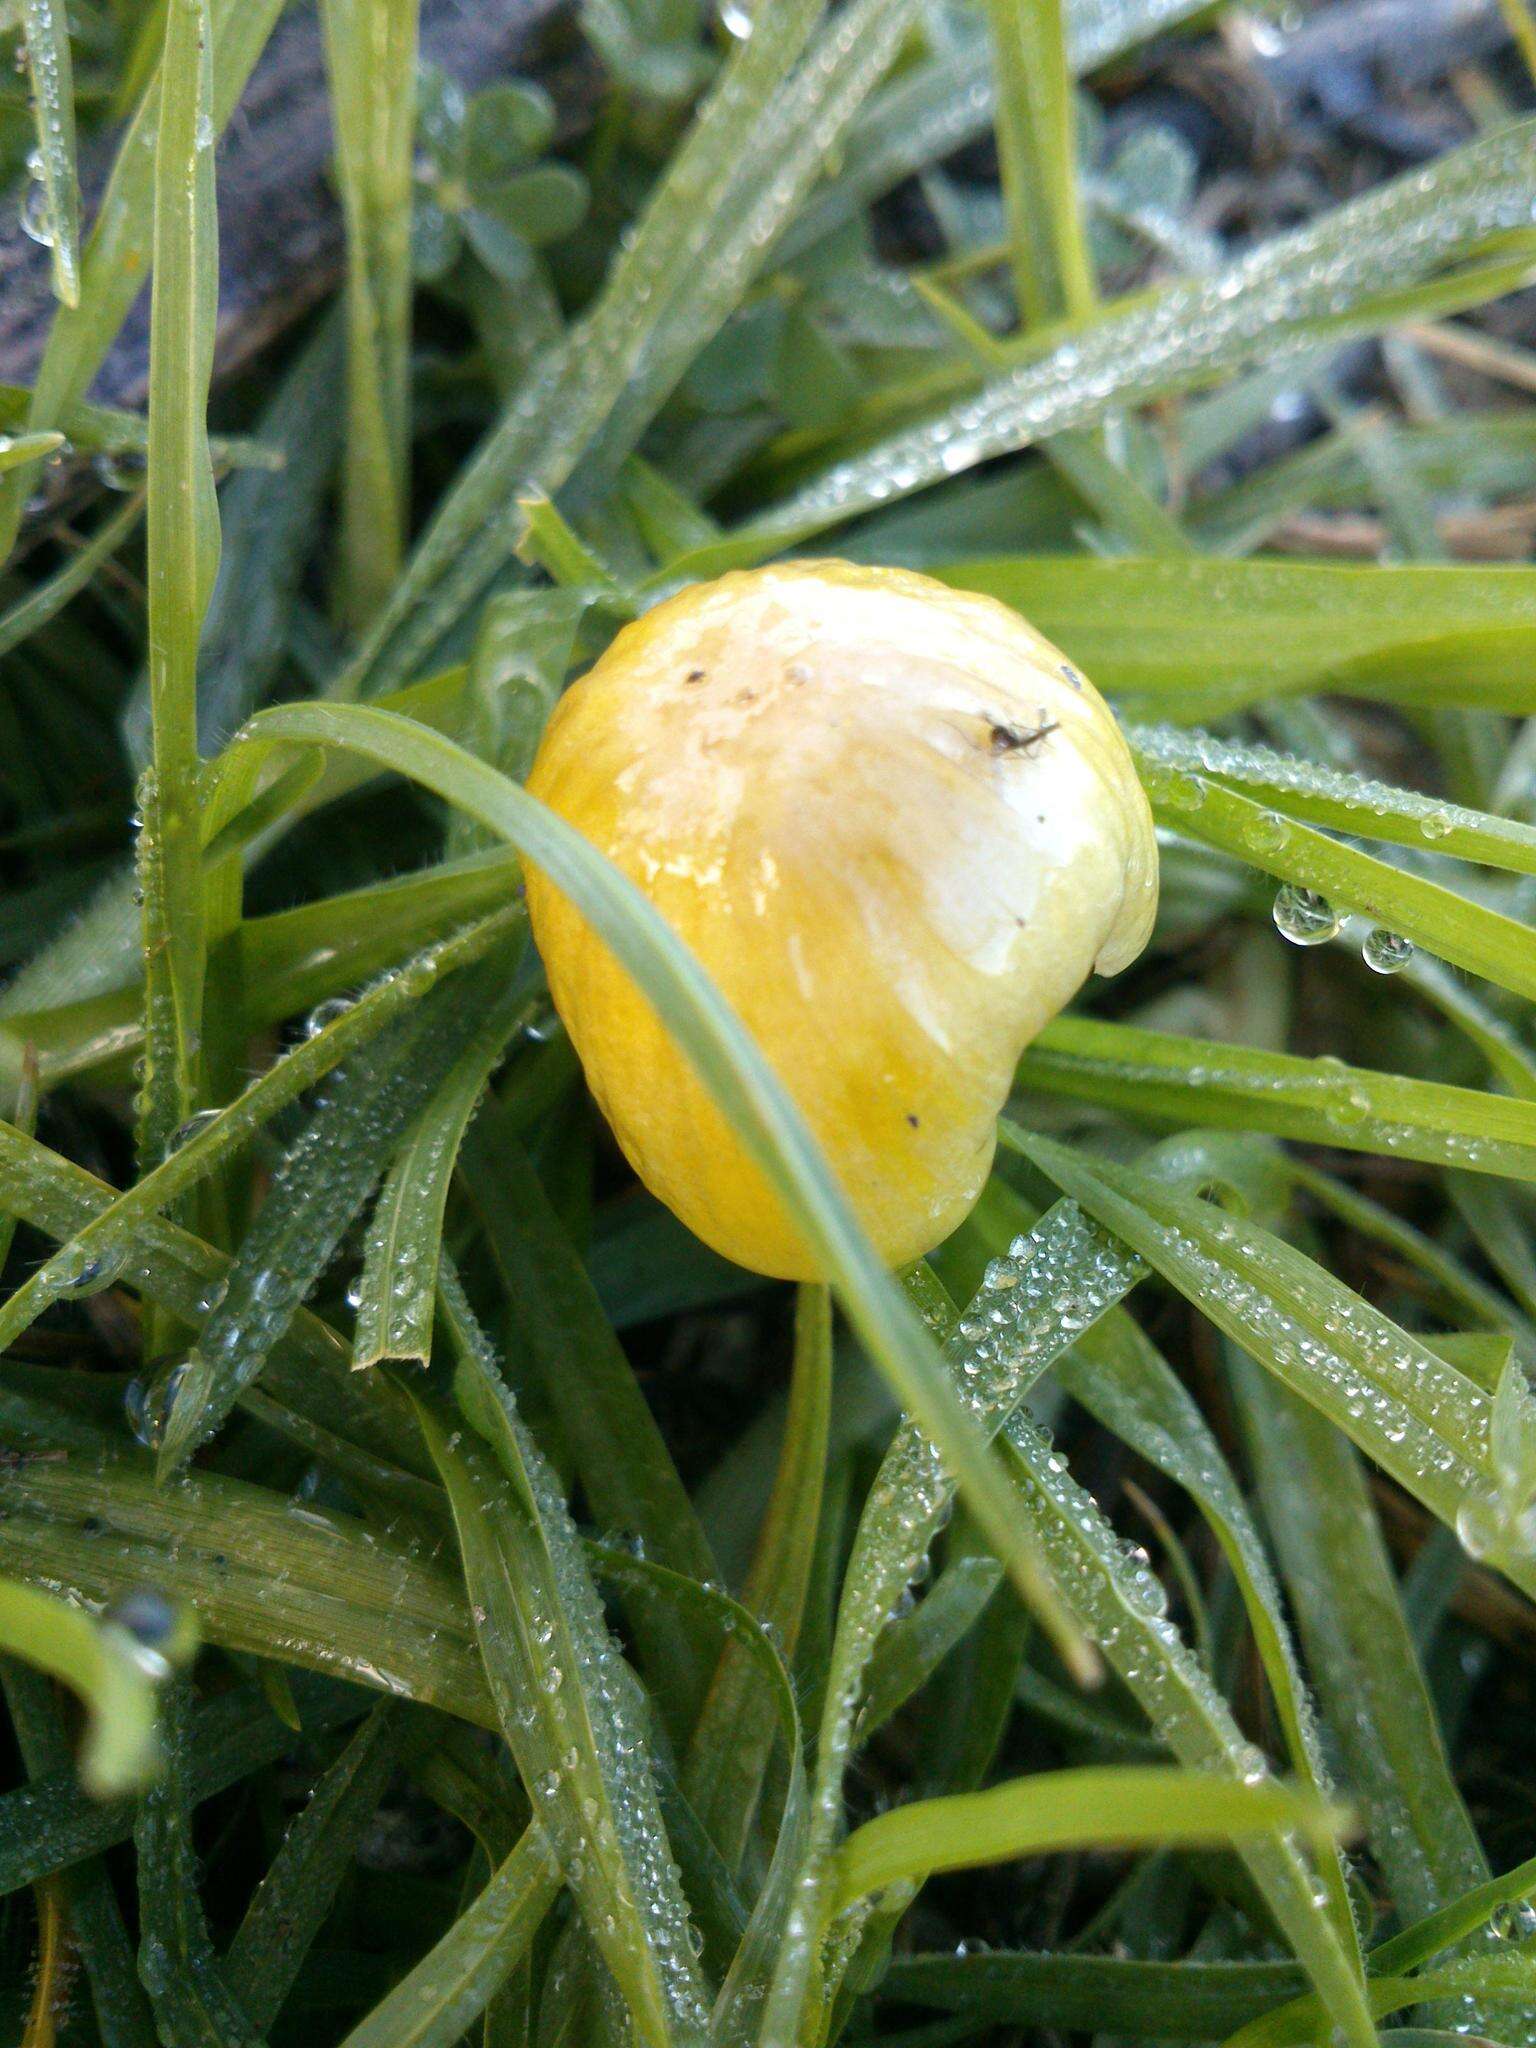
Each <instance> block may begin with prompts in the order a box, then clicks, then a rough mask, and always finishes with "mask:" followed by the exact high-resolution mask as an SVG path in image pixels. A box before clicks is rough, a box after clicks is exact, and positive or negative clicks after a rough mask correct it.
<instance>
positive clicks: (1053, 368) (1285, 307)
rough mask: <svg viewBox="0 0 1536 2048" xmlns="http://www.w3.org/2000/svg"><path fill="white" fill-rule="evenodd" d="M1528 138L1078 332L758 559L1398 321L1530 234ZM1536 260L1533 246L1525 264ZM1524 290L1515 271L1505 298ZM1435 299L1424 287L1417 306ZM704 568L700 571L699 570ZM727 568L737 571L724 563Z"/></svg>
mask: <svg viewBox="0 0 1536 2048" xmlns="http://www.w3.org/2000/svg"><path fill="white" fill-rule="evenodd" d="M1531 198H1532V175H1531V166H1530V142H1529V136H1528V135H1527V134H1525V133H1523V132H1522V131H1520V130H1519V129H1518V128H1513V129H1507V130H1505V131H1504V132H1503V133H1502V134H1500V135H1499V136H1497V137H1490V138H1488V139H1487V140H1485V141H1480V142H1474V143H1470V144H1468V145H1467V146H1466V147H1465V148H1463V149H1461V150H1456V151H1452V152H1451V153H1449V154H1448V155H1446V156H1443V157H1441V158H1439V159H1438V161H1437V162H1436V163H1435V164H1434V165H1433V166H1432V167H1431V168H1430V169H1429V170H1428V171H1425V172H1415V173H1414V175H1413V176H1412V177H1411V178H1404V179H1400V180H1398V181H1397V182H1396V183H1395V184H1391V185H1387V186H1384V187H1381V188H1380V189H1379V190H1377V191H1374V192H1371V193H1368V194H1367V195H1366V196H1365V197H1364V198H1362V199H1357V200H1354V201H1352V202H1350V203H1349V204H1348V205H1346V206H1342V207H1339V208H1338V209H1337V210H1336V211H1335V212H1334V213H1332V214H1330V215H1328V216H1326V217H1325V218H1324V219H1323V220H1322V221H1320V222H1317V223H1314V224H1309V225H1307V226H1305V227H1302V228H1299V229H1296V230H1294V231H1292V232H1291V233H1290V234H1287V235H1278V236H1275V237H1273V238H1272V239H1271V240H1270V241H1268V242H1266V243H1265V244H1263V245H1262V246H1261V247H1260V248H1258V249H1256V250H1255V251H1253V252H1252V253H1251V254H1250V255H1248V256H1245V257H1242V258H1240V259H1238V261H1237V262H1236V263H1234V264H1232V265H1231V266H1229V267H1228V268H1227V269H1226V270H1225V271H1223V272H1221V273H1219V274H1218V275H1217V276H1215V277H1213V278H1210V279H1200V280H1197V281H1194V282H1191V283H1188V284H1180V285H1173V286H1169V287H1167V288H1165V289H1164V290H1163V291H1161V292H1159V293H1157V294H1156V295H1155V296H1154V297H1153V298H1152V299H1151V300H1150V301H1148V302H1144V303H1137V302H1134V301H1133V302H1130V303H1127V304H1126V305H1125V306H1124V307H1123V308H1120V309H1117V310H1115V311H1113V312H1110V313H1108V314H1106V315H1104V316H1103V317H1102V318H1101V319H1099V320H1096V321H1095V322H1094V323H1093V324H1092V325H1091V326H1089V327H1086V328H1083V329H1080V330H1076V329H1075V330H1073V332H1072V335H1071V338H1070V339H1066V340H1063V341H1062V342H1061V343H1060V344H1059V345H1058V346H1057V348H1056V349H1055V350H1053V351H1050V352H1048V353H1046V354H1045V355H1044V356H1043V357H1042V358H1040V359H1039V360H1037V361H1029V362H1025V363H1023V364H1021V365H1020V366H1019V367H1017V368H1014V369H1011V370H1009V371H1006V372H1004V373H1003V374H1002V375H1000V376H998V377H996V378H994V379H992V380H991V381H989V382H988V383H986V384H985V385H983V387H982V388H981V390H980V391H979V392H978V393H976V394H975V395H974V396H967V397H965V398H963V399H961V400H959V401H958V402H955V403H953V404H950V405H947V406H945V407H944V408H943V410H942V411H940V412H938V413H936V414H935V415H934V416H933V417H931V418H930V419H928V420H925V421H923V422H922V423H920V424H919V425H916V426H913V427H908V428H905V429H903V430H902V431H901V432H899V433H897V434H894V435H892V436H891V437H890V438H889V439H887V440H885V441H884V442H881V443H879V444H878V445H877V446H875V447H874V448H872V449H869V450H867V451H865V452H864V453H862V454H859V455H856V456H851V457H849V458H848V459H847V460H846V461H843V462H838V463H833V464H832V465H831V466H830V467H829V468H828V469H827V470H825V471H824V472H823V473H822V474H821V475H820V476H818V477H816V478H815V479H813V480H812V481H811V482H809V483H807V484H806V485H804V486H803V487H802V488H801V489H800V490H798V491H796V492H795V493H794V494H793V495H792V496H790V497H788V498H787V499H785V500H784V501H783V502H782V503H781V504H780V505H778V506H777V507H774V508H771V509H770V510H769V511H767V512H765V513H763V514H762V515H760V516H759V517H758V518H756V519H754V520H752V521H751V522H750V523H749V524H748V526H747V527H745V528H744V529H743V530H742V533H741V536H740V539H741V541H742V542H743V543H746V544H749V546H750V549H751V551H752V553H753V555H754V558H757V559H760V558H761V556H762V555H763V554H766V553H768V552H771V551H772V550H773V549H774V548H775V547H777V546H782V545H785V544H787V543H789V542H791V541H801V540H805V539H807V538H809V536H811V535H812V534H815V533H820V532H824V531H825V530H826V529H827V528H828V527H829V526H835V525H838V524H841V523H842V522H843V521H844V520H847V519H851V518H853V517H855V516H857V515H858V514H859V513H862V512H868V511H873V510H874V509H876V508H877V507H878V506H880V505H882V504H887V503H889V502H891V501H892V500H893V499H895V498H898V497H903V496H906V495H908V494H909V493H911V492H912V491H915V490H919V489H922V488H924V487H925V486H927V485H931V484H936V483H940V482H942V481H943V480H944V478H945V477H946V476H951V475H954V474H955V473H956V472H957V471H959V470H961V469H965V468H969V467H972V466H974V465H975V464H976V463H979V462H984V461H986V460H987V459H988V458H989V457H992V456H995V455H1002V454H1006V453H1009V452H1012V451H1015V450H1017V449H1020V448H1025V447H1029V446H1031V445H1033V444H1035V443H1037V442H1039V441H1040V440H1042V439H1045V438H1047V437H1048V436H1050V435H1051V434H1056V433H1060V432H1062V431H1063V430H1064V429H1067V428H1070V427H1080V426H1087V425H1091V424H1092V423H1093V422H1095V421H1097V420H1099V419H1102V418H1103V417H1104V416H1105V414H1106V413H1108V412H1111V411H1114V410H1116V409H1118V408H1122V407H1125V406H1128V405H1134V404H1140V403H1143V402H1145V401H1146V400H1147V399H1150V398H1154V397H1157V396H1159V395H1160V394H1162V393H1164V392H1168V391H1173V390H1177V389H1181V388H1187V387H1188V386H1189V385H1191V384H1193V383H1196V382H1199V381H1201V380H1203V379H1205V378H1208V377H1210V376H1212V375H1213V374H1214V373H1216V372H1218V371H1223V370H1228V369H1231V368H1233V367H1235V366H1237V365H1238V364H1241V363H1245V362H1248V361H1251V360H1253V359H1255V358H1256V357H1258V356H1262V357H1263V358H1264V359H1265V360H1273V359H1274V357H1275V355H1276V353H1277V352H1278V351H1279V350H1281V349H1284V348H1295V349H1300V348H1302V347H1305V346H1307V345H1309V344H1315V343H1316V341H1317V340H1318V339H1319V337H1320V336H1322V335H1324V334H1335V335H1340V336H1342V335H1343V334H1344V333H1346V332H1349V331H1354V332H1362V331H1364V332H1368V331H1370V330H1371V329H1372V328H1373V327H1376V326H1379V325H1383V324H1387V323H1388V322H1389V321H1390V320H1392V319H1395V318H1397V317H1399V315H1400V312H1401V308H1402V305H1403V303H1404V301H1405V298H1406V299H1411V298H1412V297H1413V296H1414V294H1413V293H1412V292H1411V291H1410V292H1408V293H1406V294H1405V293H1404V290H1403V282H1404V280H1405V279H1407V280H1410V281H1420V280H1426V279H1427V276H1429V275H1432V274H1433V273H1434V272H1436V271H1439V270H1442V269H1443V268H1445V267H1446V266H1449V265H1451V264H1454V263H1455V262H1457V261H1458V260H1462V261H1465V260H1469V259H1471V258H1473V257H1475V256H1476V254H1477V253H1478V252H1479V251H1480V250H1482V249H1484V248H1486V247H1487V246H1489V245H1490V244H1492V243H1494V242H1495V241H1496V240H1497V238H1499V237H1500V236H1504V235H1510V234H1520V233H1522V232H1524V231H1527V230H1528V229H1529V225H1530V206H1531ZM1530 258H1531V252H1530V251H1528V250H1526V249H1525V248H1523V247H1522V250H1521V260H1522V262H1524V263H1526V264H1529V262H1530ZM1513 281H1514V280H1513V279H1512V278H1511V279H1510V280H1508V281H1505V280H1504V279H1503V278H1502V276H1501V279H1500V281H1499V288H1500V289H1508V288H1509V285H1510V284H1511V283H1512V282H1513ZM1423 295H1424V286H1423V285H1422V284H1421V286H1420V292H1419V296H1420V297H1421V298H1422V297H1423ZM687 566H688V567H689V568H690V569H693V570H696V571H701V570H702V563H701V562H697V561H694V560H690V562H689V563H688V565H687ZM721 566H724V564H723V563H722V564H721Z"/></svg>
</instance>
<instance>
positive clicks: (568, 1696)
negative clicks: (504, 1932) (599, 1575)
mask: <svg viewBox="0 0 1536 2048" xmlns="http://www.w3.org/2000/svg"><path fill="white" fill-rule="evenodd" d="M442 1302H443V1309H444V1313H445V1316H446V1318H447V1320H448V1323H449V1327H450V1330H451V1333H452V1336H453V1341H454V1349H455V1352H456V1354H457V1356H458V1359H459V1366H458V1371H457V1374H456V1378H455V1385H456V1389H457V1392H458V1397H459V1401H460V1404H461V1407H462V1409H463V1412H464V1415H465V1419H466V1421H467V1422H468V1423H469V1424H470V1427H471V1429H472V1431H473V1432H474V1436H475V1441H474V1442H470V1441H468V1440H467V1439H466V1440H465V1441H462V1442H460V1444H459V1445H458V1446H457V1448H455V1447H454V1446H453V1445H452V1444H451V1443H450V1441H449V1438H448V1435H447V1434H446V1432H445V1431H444V1429H443V1426H442V1424H441V1423H440V1422H439V1421H438V1419H437V1418H436V1416H435V1415H433V1414H432V1413H430V1412H429V1411H428V1410H427V1409H425V1408H424V1407H423V1406H422V1405H421V1404H420V1403H417V1404H416V1410H417V1416H418V1420H419V1423H420V1426H421V1428H422V1430H423V1433H424V1434H425V1436H426V1439H427V1443H428V1445H429V1447H430V1449H431V1451H432V1455H433V1458H434V1460H435V1461H436V1463H437V1466H438V1469H439V1470H440V1472H441V1473H442V1475H443V1480H444V1484H445V1485H446V1487H447V1489H448V1495H449V1500H450V1504H451V1506H452V1508H453V1515H454V1522H455V1525H456V1527H457V1529H458V1534H459V1542H460V1546H461V1550H462V1554H463V1558H464V1568H465V1574H466V1582H467V1584H468V1587H469V1591H470V1599H471V1604H472V1608H473V1609H474V1611H475V1612H476V1614H477V1615H479V1614H483V1615H484V1620H483V1621H480V1620H477V1622H476V1628H477V1632H478V1636H479V1642H480V1649H481V1654H482V1656H483V1657H484V1659H485V1669H486V1676H487V1679H488V1680H489V1683H490V1686H491V1690H492V1693H493V1695H494V1697H495V1698H496V1702H497V1708H498V1712H499V1714H500V1717H501V1721H502V1727H503V1731H504V1733H505V1734H506V1737H507V1740H508V1742H509V1744H510V1745H511V1748H512V1752H513V1755H514V1756H515V1758H516V1759H517V1766H518V1771H519V1774H520V1776H521V1777H522V1779H523V1782H524V1784H525V1785H526V1786H527V1788H528V1792H529V1797H530V1798H531V1799H532V1800H533V1801H534V1804H535V1811H536V1812H537V1814H538V1815H539V1818H540V1821H541V1823H542V1825H543V1826H544V1828H545V1829H546V1831H547V1832H548V1834H549V1836H550V1840H551V1844H552V1846H553V1848H554V1850H555V1853H556V1855H557V1856H558V1858H559V1860H560V1865H561V1869H562V1871H563V1873H564V1876H565V1879H566V1882H567V1883H568V1884H569V1885H570V1887H571V1889H572V1892H573V1893H574V1895H575V1897H576V1898H577V1900H578V1902H579V1904H580V1906H581V1910H582V1916H583V1919H584V1920H585V1922H586V1925H587V1928H588V1931H589V1933H590V1935H591V1937H592V1940H593V1941H594V1942H595V1944H596V1945H597V1947H598V1949H599V1951H600V1952H601V1954H602V1956H603V1959H604V1961H605V1962H606V1963H607V1965H608V1967H609V1969H610V1970H611V1971H612V1972H613V1975H614V1978H615V1980H616V1982H617V1983H618V1985H619V1987H620V1990H621V1991H622V1994H623V1996H624V2000H625V2003H626V2005H627V2006H628V2008H629V2011H630V2014H631V2016H632V2018H633V2022H634V2025H635V2028H636V2031H637V2033H638V2035H639V2037H640V2038H641V2039H642V2040H644V2041H646V2042H647V2043H654V2044H656V2048H666V2044H668V2043H671V2042H673V2041H676V2042H679V2043H680V2042H684V2041H692V2040H696V2039H698V2038H699V2037H700V2036H701V2035H702V2033H703V2029H704V2022H705V2006H704V2001H703V1990H702V1984H701V1982H700V1980H699V1977H698V1973H697V1970H696V1967H695V1965H694V1961H693V1954H692V1949H691V1945H690V1941H689V1937H688V1917H687V1909H686V1906H685V1903H684V1901H683V1898H682V1894H681V1891H680V1889H679V1887H678V1885H677V1881H676V1879H675V1877H672V1876H671V1875H670V1872H671V1869H672V1865H671V1859H670V1854H669V1852H668V1849H667V1846H666V1835H665V1831H664V1829H663V1826H662V1822H661V1815H660V1812H659V1809H658V1807H657V1804H656V1795H655V1788H654V1785H653V1783H652V1779H651V1774H650V1763H649V1757H648V1755H647V1753H646V1745H645V1737H644V1734H643V1732H642V1729H641V1727H640V1726H639V1725H637V1723H636V1721H635V1718H634V1705H633V1701H632V1699H631V1685H632V1681H631V1680H630V1679H629V1678H627V1677H626V1676H625V1674H624V1672H623V1670H622V1669H621V1666H620V1663H619V1659H618V1656H617V1653H616V1651H615V1650H614V1648H613V1645H612V1643H611V1640H610V1637H609V1635H608V1629H607V1625H606V1622H605V1621H604V1619H603V1614H602V1608H601V1604H600V1602H599V1600H598V1596H597V1593H596V1589H595V1588H594V1586H593V1585H592V1581H591V1578H590V1576H589V1574H588V1571H587V1567H586V1562H585V1559H584V1558H583V1557H582V1555H581V1551H580V1547H579V1545H578V1543H577V1540H576V1535H575V1530H574V1528H573V1527H572V1525H571V1521H570V1517H569V1515H568V1514H567V1512H566V1509H565V1505H564V1503H563V1501H562V1500H561V1499H560V1497H559V1493H558V1491H557V1490H556V1487H555V1484H554V1480H553V1477H552V1475H551V1474H550V1472H549V1470H548V1468H547V1466H546V1465H545V1462H544V1460H543V1457H542V1455H541V1454H540V1452H539V1451H538V1449H537V1447H536V1446H535V1445H534V1443H533V1440H532V1438H531V1437H530V1436H529V1435H528V1433H527V1431H526V1430H525V1429H524V1427H523V1425H522V1422H521V1420H520V1418H519V1417H518V1415H517V1412H516V1409H515V1408H514V1407H513V1405H512V1401H511V1396H510V1395H509V1394H508V1393H507V1391H506V1389H505V1387H504V1386H503V1385H502V1383H501V1381H500V1378H499V1375H498V1373H497V1371H496V1368H495V1364H494V1362H493V1360H492V1359H491V1358H490V1356H489V1353H488V1351H487V1350H486V1348H485V1345H484V1340H483V1338H481V1336H480V1333H479V1331H478V1329H477V1328H476V1326H475V1324H474V1322H473V1319H472V1318H471V1317H470V1314H469V1310H468V1308H467V1306H466V1305H465V1303H464V1302H463V1299H462V1296H461V1295H460V1294H459V1292H458V1288H457V1282H456V1280H455V1279H454V1278H453V1276H452V1274H451V1270H450V1269H449V1268H447V1267H446V1266H445V1268H444V1284H443V1288H442Z"/></svg>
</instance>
